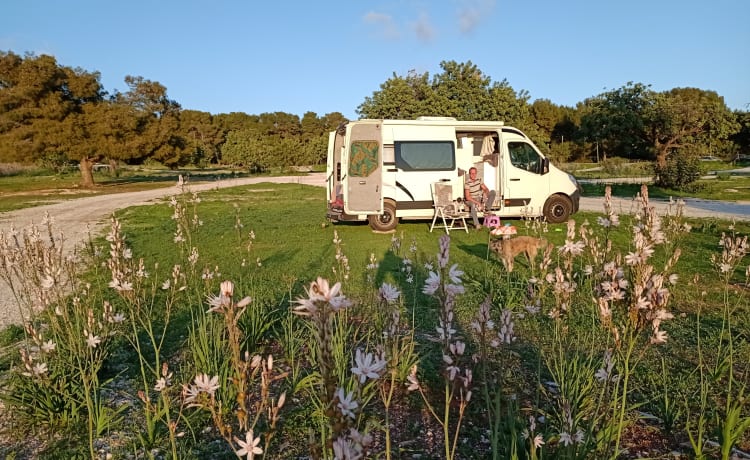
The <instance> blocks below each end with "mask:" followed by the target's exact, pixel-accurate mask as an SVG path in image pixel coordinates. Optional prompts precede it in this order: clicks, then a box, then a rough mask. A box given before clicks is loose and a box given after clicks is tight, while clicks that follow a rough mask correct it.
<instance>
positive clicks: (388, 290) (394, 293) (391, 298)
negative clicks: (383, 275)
mask: <svg viewBox="0 0 750 460" xmlns="http://www.w3.org/2000/svg"><path fill="white" fill-rule="evenodd" d="M378 292H379V294H380V298H381V299H383V300H384V301H385V302H387V303H391V302H395V301H397V300H398V296H399V295H401V293H400V292H399V291H398V289H397V288H396V286H394V285H392V284H390V283H383V285H382V286H380V290H379V291H378Z"/></svg>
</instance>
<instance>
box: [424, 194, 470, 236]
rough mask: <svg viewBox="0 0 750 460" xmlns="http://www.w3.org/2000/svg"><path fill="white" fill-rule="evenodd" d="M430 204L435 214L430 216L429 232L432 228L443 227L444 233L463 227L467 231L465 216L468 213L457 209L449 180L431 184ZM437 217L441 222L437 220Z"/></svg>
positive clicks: (467, 215)
mask: <svg viewBox="0 0 750 460" xmlns="http://www.w3.org/2000/svg"><path fill="white" fill-rule="evenodd" d="M432 205H433V206H434V207H435V216H434V217H433V218H432V225H430V232H432V230H433V229H434V228H436V227H437V228H444V229H445V233H450V231H451V230H456V229H458V230H461V229H464V230H465V231H466V233H469V226H468V225H466V218H467V217H469V213H468V212H466V211H462V210H460V209H459V207H458V204H457V203H456V202H454V201H453V186H452V185H451V184H450V183H449V182H436V183H434V184H432ZM438 218H440V220H441V221H442V222H443V223H442V225H441V224H440V222H438Z"/></svg>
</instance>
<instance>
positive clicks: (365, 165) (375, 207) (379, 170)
mask: <svg viewBox="0 0 750 460" xmlns="http://www.w3.org/2000/svg"><path fill="white" fill-rule="evenodd" d="M380 129H381V125H380V123H377V124H376V123H373V124H370V123H356V124H353V125H352V126H351V132H350V134H349V145H348V146H347V148H348V150H349V155H348V162H347V164H346V177H345V179H344V193H345V197H344V212H345V213H347V214H380V213H382V212H383V146H382V144H381V136H380Z"/></svg>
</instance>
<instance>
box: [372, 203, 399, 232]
mask: <svg viewBox="0 0 750 460" xmlns="http://www.w3.org/2000/svg"><path fill="white" fill-rule="evenodd" d="M368 221H369V222H370V228H372V229H373V230H375V231H378V232H388V231H391V230H393V229H395V228H396V224H398V217H396V203H394V202H393V201H391V200H384V201H383V213H382V214H370V215H369V216H368Z"/></svg>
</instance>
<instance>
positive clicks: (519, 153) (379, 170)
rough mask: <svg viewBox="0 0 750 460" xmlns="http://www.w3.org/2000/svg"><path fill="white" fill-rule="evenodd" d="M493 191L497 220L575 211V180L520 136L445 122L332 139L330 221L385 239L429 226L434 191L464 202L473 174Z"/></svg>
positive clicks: (379, 123)
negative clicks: (440, 187) (406, 223)
mask: <svg viewBox="0 0 750 460" xmlns="http://www.w3.org/2000/svg"><path fill="white" fill-rule="evenodd" d="M472 166H473V167H476V168H477V170H478V175H479V176H480V177H482V178H483V179H484V182H485V183H486V184H487V186H488V187H489V188H490V189H494V190H496V193H497V197H496V198H495V203H496V206H495V207H494V208H493V212H494V213H495V214H496V215H498V216H500V217H524V216H530V217H545V218H546V219H547V220H548V221H549V222H552V223H559V222H564V221H566V220H567V219H568V216H570V214H571V213H574V212H576V211H578V202H579V198H580V188H579V186H578V183H577V182H576V180H575V178H573V176H571V175H570V174H567V173H565V172H563V171H561V170H559V169H557V168H556V167H555V166H554V165H551V164H550V163H549V160H548V159H547V158H545V157H544V155H542V154H541V153H540V152H539V149H537V148H536V146H535V145H534V144H533V143H532V142H531V140H530V139H529V138H528V137H527V136H526V135H525V134H524V133H522V132H521V131H520V130H519V129H516V128H513V127H510V126H505V125H504V124H503V123H502V122H495V121H457V120H456V119H455V118H447V117H420V118H418V119H416V120H368V119H364V120H358V121H352V122H349V123H346V124H344V125H342V126H340V127H339V128H338V129H337V130H336V131H333V132H331V133H330V135H329V141H328V164H327V187H328V198H329V199H328V212H327V217H328V218H329V219H331V220H332V221H364V220H368V222H369V224H370V226H371V227H372V228H373V229H374V230H380V231H387V230H392V229H394V228H395V227H396V224H397V223H398V220H399V219H400V218H403V219H432V217H433V215H434V208H433V200H432V184H434V183H450V184H452V185H453V196H454V197H463V195H464V178H465V177H468V171H469V168H471V167H472Z"/></svg>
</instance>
